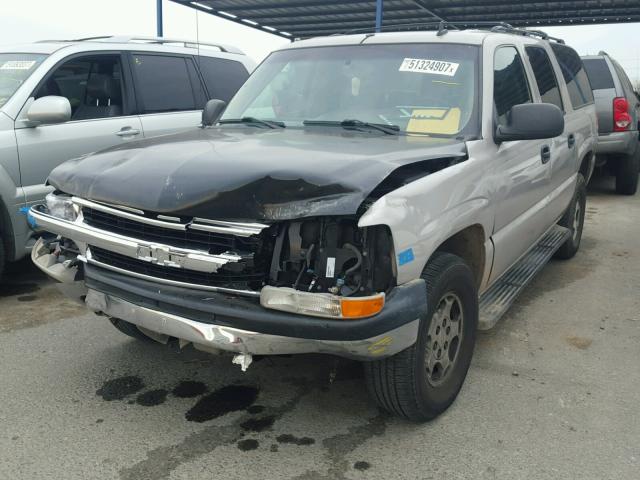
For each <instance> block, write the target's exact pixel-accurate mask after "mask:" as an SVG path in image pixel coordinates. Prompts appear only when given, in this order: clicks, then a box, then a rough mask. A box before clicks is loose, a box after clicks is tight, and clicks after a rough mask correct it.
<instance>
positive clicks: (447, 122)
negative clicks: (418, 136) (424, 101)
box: [407, 107, 461, 135]
mask: <svg viewBox="0 0 640 480" xmlns="http://www.w3.org/2000/svg"><path fill="white" fill-rule="evenodd" d="M460 115H461V111H460V109H459V108H458V107H454V108H420V109H415V110H413V111H412V112H411V120H409V123H408V124H407V131H408V132H414V133H439V134H444V135H453V134H455V133H458V132H459V131H460Z"/></svg>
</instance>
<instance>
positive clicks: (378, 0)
mask: <svg viewBox="0 0 640 480" xmlns="http://www.w3.org/2000/svg"><path fill="white" fill-rule="evenodd" d="M383 1H384V0H376V32H379V31H380V28H381V27H382V14H383V10H384V8H383V5H382V2H383Z"/></svg>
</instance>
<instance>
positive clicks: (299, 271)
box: [269, 217, 395, 316]
mask: <svg viewBox="0 0 640 480" xmlns="http://www.w3.org/2000/svg"><path fill="white" fill-rule="evenodd" d="M270 276H271V278H270V282H269V284H270V285H272V286H276V287H289V288H291V289H293V290H298V291H303V292H309V293H323V294H324V293H327V294H332V295H336V296H341V297H352V296H353V297H361V296H369V295H373V294H377V293H379V292H385V291H388V290H389V289H390V288H391V287H393V286H394V285H395V275H394V272H393V242H392V240H391V234H390V232H389V230H388V228H387V227H385V226H381V225H380V226H374V227H367V228H364V229H360V228H358V225H357V220H356V218H354V217H316V218H310V219H305V220H302V221H295V222H289V223H288V224H286V227H285V228H283V229H282V230H281V231H280V233H279V236H278V239H277V241H276V245H275V251H274V253H273V262H272V267H271V273H270ZM336 308H338V310H339V308H340V306H339V305H337V307H336ZM331 316H335V314H333V313H332V314H331Z"/></svg>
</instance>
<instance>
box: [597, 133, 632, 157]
mask: <svg viewBox="0 0 640 480" xmlns="http://www.w3.org/2000/svg"><path fill="white" fill-rule="evenodd" d="M637 143H638V132H637V131H628V132H612V133H608V134H600V135H598V145H597V147H596V154H600V155H606V154H628V155H631V154H633V152H635V149H636V147H637Z"/></svg>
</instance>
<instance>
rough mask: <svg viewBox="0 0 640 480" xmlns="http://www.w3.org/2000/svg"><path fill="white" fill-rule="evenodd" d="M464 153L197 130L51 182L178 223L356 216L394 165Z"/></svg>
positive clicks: (131, 146)
mask: <svg viewBox="0 0 640 480" xmlns="http://www.w3.org/2000/svg"><path fill="white" fill-rule="evenodd" d="M465 157H466V148H465V145H464V143H463V142H461V141H460V140H454V139H436V138H429V137H419V136H402V135H398V136H396V135H384V134H380V133H363V132H355V131H349V130H344V129H341V128H339V127H329V128H313V129H311V128H309V129H304V130H302V129H293V128H288V129H274V130H266V129H262V128H256V127H251V126H238V127H229V126H227V127H221V128H209V129H194V130H192V131H189V132H186V133H181V134H176V135H166V136H161V137H156V138H151V139H148V140H141V141H136V142H131V143H127V144H126V145H121V146H118V147H113V148H110V149H108V150H105V151H102V152H99V153H95V154H92V155H89V156H87V157H84V158H80V159H77V160H70V161H68V162H66V163H63V164H62V165H60V166H58V167H57V168H56V169H55V170H53V172H52V173H51V175H50V177H49V183H50V184H51V185H53V186H54V187H55V188H56V189H58V190H60V191H62V192H65V193H68V194H71V195H76V196H79V197H82V198H87V199H91V200H95V201H101V202H106V203H111V204H116V205H126V206H130V207H134V208H138V209H141V210H144V211H147V212H154V213H163V214H171V215H176V216H185V217H204V218H215V219H236V220H237V219H246V220H284V219H293V218H301V217H305V216H313V215H351V214H355V213H356V211H357V210H358V207H359V206H360V204H361V203H362V202H363V200H364V199H365V198H367V196H368V195H369V194H370V193H371V191H372V190H374V189H375V188H376V187H377V186H378V185H379V184H380V183H381V182H382V181H383V180H384V179H385V178H387V177H388V176H389V175H390V174H391V173H392V172H393V171H395V170H397V169H398V168H400V167H405V166H408V165H411V164H416V163H417V162H420V164H424V163H429V162H425V160H426V161H429V160H434V159H442V158H453V159H457V160H461V159H464V158H465Z"/></svg>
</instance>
